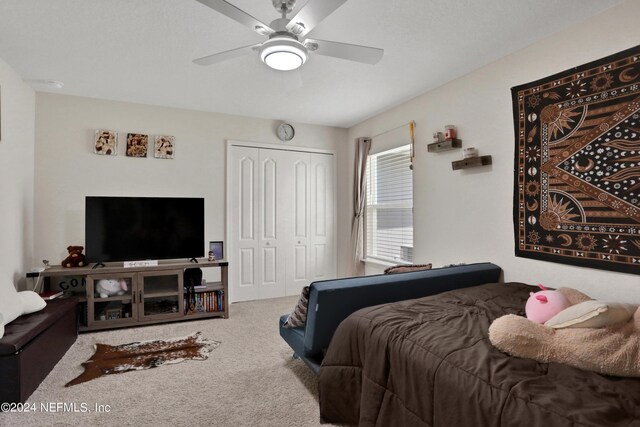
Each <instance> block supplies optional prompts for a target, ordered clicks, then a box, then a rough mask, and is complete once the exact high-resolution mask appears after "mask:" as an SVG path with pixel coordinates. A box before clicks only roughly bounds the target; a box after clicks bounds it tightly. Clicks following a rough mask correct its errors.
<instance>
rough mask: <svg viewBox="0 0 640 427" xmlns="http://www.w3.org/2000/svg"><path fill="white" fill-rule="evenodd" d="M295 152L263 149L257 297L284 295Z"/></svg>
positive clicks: (261, 156)
mask: <svg viewBox="0 0 640 427" xmlns="http://www.w3.org/2000/svg"><path fill="white" fill-rule="evenodd" d="M291 157H292V153H290V152H288V151H281V150H262V149H261V150H260V178H259V180H258V181H259V185H260V203H259V208H258V209H259V212H260V214H259V220H260V223H259V235H260V239H259V243H258V246H259V258H260V265H261V270H260V272H259V274H258V277H259V278H260V286H259V295H258V298H274V297H281V296H284V295H285V287H286V282H285V260H286V256H287V254H286V250H287V246H288V244H289V242H288V238H287V235H286V234H287V233H286V228H287V223H288V218H287V216H288V215H289V209H290V208H289V206H288V203H287V199H289V198H290V192H291V191H290V190H289V189H288V188H287V187H288V186H290V185H291V177H290V175H291V171H290V168H291V162H292V159H291Z"/></svg>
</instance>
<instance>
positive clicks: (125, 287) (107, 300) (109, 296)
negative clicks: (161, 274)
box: [87, 273, 138, 326]
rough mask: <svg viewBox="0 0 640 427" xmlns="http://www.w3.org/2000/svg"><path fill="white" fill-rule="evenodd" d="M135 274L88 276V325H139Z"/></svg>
mask: <svg viewBox="0 0 640 427" xmlns="http://www.w3.org/2000/svg"><path fill="white" fill-rule="evenodd" d="M135 295H136V281H135V274H123V273H111V274H92V275H89V276H87V326H113V325H118V324H130V323H135V321H136V319H137V317H138V307H137V301H136V298H135Z"/></svg>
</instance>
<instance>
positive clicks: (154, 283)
mask: <svg viewBox="0 0 640 427" xmlns="http://www.w3.org/2000/svg"><path fill="white" fill-rule="evenodd" d="M196 262H197V265H198V268H213V267H219V268H220V281H219V282H212V283H207V285H206V287H202V288H200V287H198V288H200V289H195V290H194V291H193V292H189V293H187V292H186V289H185V288H184V283H183V276H184V270H185V269H187V268H193V262H191V261H190V262H161V263H159V264H158V265H155V266H140V267H124V266H123V264H122V263H117V264H111V263H108V264H106V265H105V264H103V263H98V264H96V265H94V266H93V267H88V266H87V267H76V268H73V267H72V268H64V267H62V266H51V267H50V268H48V269H46V270H45V271H43V272H41V273H40V275H41V277H43V278H44V287H43V290H55V289H58V287H59V288H61V289H62V290H64V291H65V295H64V296H63V297H61V298H64V297H70V296H73V297H78V298H79V299H80V313H81V316H80V332H86V331H95V330H103V329H113V328H120V327H128V326H141V325H151V324H157V323H165V322H175V321H181V320H190V319H203V318H212V317H222V318H225V319H226V318H228V317H229V302H228V290H229V286H228V272H227V269H228V265H229V263H228V262H227V261H208V260H207V259H206V258H205V259H200V260H196ZM100 264H101V265H102V267H101V268H100V269H96V267H97V266H98V265H100ZM69 277H74V278H76V279H72V280H70V281H69V282H74V280H75V282H74V283H76V285H77V284H80V283H81V284H84V286H82V285H80V286H76V285H74V286H75V287H74V288H73V289H71V288H70V287H68V286H65V287H66V288H67V289H65V287H63V286H61V285H59V286H58V287H56V286H54V285H53V284H52V282H53V281H54V280H52V279H55V278H57V279H60V280H62V281H63V282H62V283H65V282H64V280H66V279H67V278H69ZM102 281H108V282H102ZM73 290H75V292H72V291H73Z"/></svg>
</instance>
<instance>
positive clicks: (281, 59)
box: [260, 37, 308, 71]
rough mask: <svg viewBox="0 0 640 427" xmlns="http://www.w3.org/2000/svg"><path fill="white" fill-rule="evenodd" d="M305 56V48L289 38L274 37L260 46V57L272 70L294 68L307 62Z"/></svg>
mask: <svg viewBox="0 0 640 427" xmlns="http://www.w3.org/2000/svg"><path fill="white" fill-rule="evenodd" d="M307 58H308V53H307V48H306V47H305V46H304V45H303V44H302V43H300V42H299V41H297V40H294V39H291V38H285V37H275V38H272V39H270V40H268V41H266V42H265V43H264V44H263V45H262V47H261V48H260V59H261V60H262V62H264V63H265V64H267V65H268V66H269V67H271V68H273V69H274V70H279V71H290V70H295V69H296V68H299V67H301V66H302V65H303V64H304V63H305V62H307Z"/></svg>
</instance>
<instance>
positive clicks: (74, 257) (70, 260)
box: [47, 246, 87, 268]
mask: <svg viewBox="0 0 640 427" xmlns="http://www.w3.org/2000/svg"><path fill="white" fill-rule="evenodd" d="M83 250H84V247H83V246H67V252H69V255H68V256H67V257H66V258H65V259H63V260H62V262H61V263H60V265H62V266H63V267H65V268H71V267H84V266H85V265H87V261H86V260H85V257H84V254H83V253H82V251H83ZM47 263H48V261H47Z"/></svg>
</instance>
